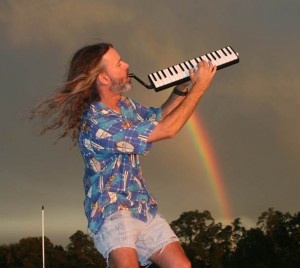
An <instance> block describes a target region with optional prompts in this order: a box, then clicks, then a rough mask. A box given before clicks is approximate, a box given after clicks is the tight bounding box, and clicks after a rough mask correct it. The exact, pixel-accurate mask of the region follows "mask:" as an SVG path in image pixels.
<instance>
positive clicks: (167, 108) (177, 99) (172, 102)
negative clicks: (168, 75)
mask: <svg viewBox="0 0 300 268" xmlns="http://www.w3.org/2000/svg"><path fill="white" fill-rule="evenodd" d="M190 86H191V82H186V83H183V84H180V85H177V86H176V87H175V88H174V90H173V92H172V93H171V95H170V96H169V98H168V99H167V100H166V102H165V103H164V104H163V105H162V106H161V108H162V119H164V118H165V117H166V116H167V115H168V114H169V113H170V112H172V111H173V110H174V109H175V108H176V107H177V106H178V105H179V104H180V103H181V102H182V101H183V100H184V98H185V97H186V95H178V94H175V93H174V91H179V92H182V93H188V90H189V88H190Z"/></svg>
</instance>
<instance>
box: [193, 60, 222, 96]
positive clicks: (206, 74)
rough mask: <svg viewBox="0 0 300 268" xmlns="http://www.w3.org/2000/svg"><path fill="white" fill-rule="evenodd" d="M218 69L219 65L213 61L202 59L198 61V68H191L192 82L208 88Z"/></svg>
mask: <svg viewBox="0 0 300 268" xmlns="http://www.w3.org/2000/svg"><path fill="white" fill-rule="evenodd" d="M216 71H217V66H215V65H213V64H212V63H211V62H207V61H201V62H199V63H198V69H197V70H194V69H192V70H190V78H191V81H192V83H193V84H194V85H195V84H197V85H198V86H201V88H202V89H203V90H205V89H207V88H208V87H209V85H210V83H211V80H212V79H213V77H214V75H215V73H216Z"/></svg>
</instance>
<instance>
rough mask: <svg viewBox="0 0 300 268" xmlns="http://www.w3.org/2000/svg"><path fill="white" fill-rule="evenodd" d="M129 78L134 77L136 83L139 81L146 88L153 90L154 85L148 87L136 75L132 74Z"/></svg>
mask: <svg viewBox="0 0 300 268" xmlns="http://www.w3.org/2000/svg"><path fill="white" fill-rule="evenodd" d="M128 76H129V77H133V78H134V79H135V80H136V81H138V82H139V83H140V84H142V85H143V86H144V87H145V88H148V89H153V85H147V84H146V83H145V82H144V81H143V80H141V79H140V78H138V77H137V76H136V75H135V74H134V73H131V74H129V75H128Z"/></svg>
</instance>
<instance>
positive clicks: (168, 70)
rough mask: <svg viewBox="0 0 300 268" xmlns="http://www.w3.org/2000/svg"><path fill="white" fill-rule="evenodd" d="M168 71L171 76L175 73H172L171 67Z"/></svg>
mask: <svg viewBox="0 0 300 268" xmlns="http://www.w3.org/2000/svg"><path fill="white" fill-rule="evenodd" d="M168 71H169V73H170V75H173V73H172V71H171V69H170V67H169V68H168Z"/></svg>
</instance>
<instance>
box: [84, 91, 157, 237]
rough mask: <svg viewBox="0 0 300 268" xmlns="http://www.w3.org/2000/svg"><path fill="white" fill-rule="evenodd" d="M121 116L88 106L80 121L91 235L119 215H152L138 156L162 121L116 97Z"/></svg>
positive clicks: (153, 205) (151, 110)
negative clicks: (108, 219)
mask: <svg viewBox="0 0 300 268" xmlns="http://www.w3.org/2000/svg"><path fill="white" fill-rule="evenodd" d="M118 106H119V108H120V111H121V113H120V114H119V113H116V112H115V111H113V110H111V109H109V108H107V107H106V106H105V105H103V104H102V103H101V102H95V103H93V104H91V105H90V108H89V110H88V112H87V113H86V114H85V115H84V116H83V118H82V125H81V130H80V133H79V145H80V150H81V154H82V157H83V159H84V163H85V174H84V189H85V201H84V207H85V214H86V216H87V219H88V228H89V231H91V232H92V233H94V234H96V233H97V231H98V230H99V229H100V228H101V226H102V224H103V221H104V219H105V218H106V217H108V216H109V215H110V214H112V213H114V212H116V211H118V210H123V209H126V210H130V211H131V212H132V216H133V217H135V218H137V219H140V220H142V221H146V220H147V210H148V209H149V212H150V213H151V214H152V215H155V213H156V211H157V203H156V200H155V198H154V197H153V196H152V195H151V194H150V193H149V192H148V190H147V187H146V184H145V180H144V177H143V173H142V170H141V167H140V163H139V155H145V154H147V153H148V152H149V150H150V148H151V145H152V144H151V143H148V142H147V139H148V137H149V135H150V134H151V132H152V130H153V129H154V127H155V125H156V124H157V123H158V122H159V120H160V119H161V109H160V108H152V107H150V108H148V107H144V106H141V105H140V104H138V103H137V102H135V101H133V100H131V99H130V98H126V97H124V96H122V97H121V99H120V101H119V103H118Z"/></svg>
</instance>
